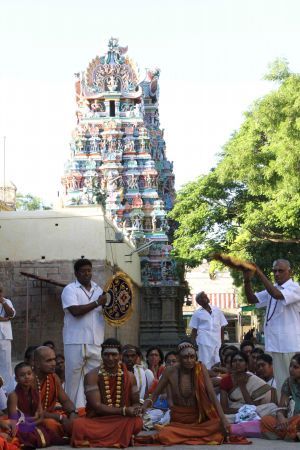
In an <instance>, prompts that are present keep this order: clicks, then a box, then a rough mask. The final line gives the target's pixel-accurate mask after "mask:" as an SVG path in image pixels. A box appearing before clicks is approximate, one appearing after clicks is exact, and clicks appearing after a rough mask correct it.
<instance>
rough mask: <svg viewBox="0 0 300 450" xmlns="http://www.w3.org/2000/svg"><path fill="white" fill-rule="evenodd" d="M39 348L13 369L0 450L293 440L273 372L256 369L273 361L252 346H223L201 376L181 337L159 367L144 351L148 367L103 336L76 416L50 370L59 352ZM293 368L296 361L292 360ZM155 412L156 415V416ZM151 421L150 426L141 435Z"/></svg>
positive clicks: (151, 352) (129, 348)
mask: <svg viewBox="0 0 300 450" xmlns="http://www.w3.org/2000/svg"><path fill="white" fill-rule="evenodd" d="M46 344H48V345H43V346H40V347H37V348H35V349H31V350H33V351H27V354H26V360H25V361H24V362H21V363H19V364H18V365H17V366H16V367H15V378H16V382H17V384H16V387H15V390H14V391H13V392H11V393H10V394H9V395H8V399H7V411H3V413H4V414H6V416H5V415H3V417H2V420H1V421H0V428H1V430H2V433H1V440H0V449H1V445H2V448H3V449H9V450H15V449H17V448H20V447H22V448H24V449H26V448H28V449H29V448H39V447H45V446H49V445H63V444H68V443H71V445H72V446H74V447H119V448H126V447H128V446H130V445H135V444H136V445H139V444H142V445H143V444H153V445H174V444H195V445H200V444H221V443H223V442H224V441H226V440H230V441H234V442H236V443H245V442H247V440H246V439H245V436H247V435H252V436H253V435H255V436H264V437H269V438H270V437H271V438H274V436H275V438H278V437H279V438H285V437H286V436H288V437H289V438H291V437H292V438H295V439H297V437H298V436H297V433H296V432H295V433H294V434H293V435H292V430H291V429H290V428H289V426H290V422H288V419H287V418H286V417H285V416H284V414H285V410H284V406H283V405H281V404H279V407H278V406H277V399H276V391H275V389H274V387H273V386H272V384H271V378H270V374H268V375H266V372H263V370H264V369H263V367H264V363H267V364H269V365H270V364H271V361H270V359H268V358H270V357H269V355H264V353H263V352H261V351H258V350H256V351H255V348H253V346H252V345H250V347H251V349H250V350H249V349H248V348H247V345H246V344H247V343H242V344H241V349H240V350H238V349H237V348H236V347H235V346H223V347H222V348H221V349H220V356H221V362H220V364H219V365H216V367H213V368H212V369H211V370H210V371H208V370H207V369H206V367H205V365H204V364H201V362H198V361H197V352H196V349H195V347H194V345H193V343H192V342H190V341H188V340H184V341H182V342H181V343H180V344H179V345H178V348H177V351H176V352H169V353H168V354H167V355H166V358H165V361H164V356H163V353H162V351H161V349H159V347H151V348H150V349H148V351H147V354H146V359H147V364H148V368H145V366H144V365H143V361H142V354H141V352H140V350H139V349H138V348H137V347H135V346H133V345H125V346H123V348H122V347H121V344H120V343H119V341H117V340H116V339H113V338H110V339H106V340H105V341H104V342H103V344H102V360H101V361H100V362H99V364H100V365H99V367H97V368H96V369H93V370H91V371H90V372H89V373H88V374H87V375H86V376H85V380H84V390H85V396H86V407H85V408H82V409H81V410H76V408H75V406H74V404H73V402H72V401H71V400H70V399H69V398H68V396H67V394H66V393H65V391H64V389H63V386H62V383H63V382H64V378H63V362H62V361H60V362H59V364H57V361H58V360H59V359H60V360H62V358H63V357H62V355H56V354H55V351H54V350H55V349H53V348H51V347H53V346H51V345H50V344H49V343H46ZM247 352H249V353H250V354H249V355H248V354H247ZM255 354H257V355H258V356H254V355H255ZM229 355H230V356H229ZM299 363H300V361H299ZM291 365H292V367H295V365H297V355H295V357H294V359H293V360H292V362H291ZM299 367H300V364H299ZM250 369H251V371H250ZM293 370H294V369H293ZM56 371H57V373H58V374H57V373H55V372H56ZM259 371H261V372H259ZM294 371H295V370H294ZM254 372H256V373H257V374H258V375H259V374H260V377H259V376H257V375H255V373H254ZM299 372H300V371H299ZM293 374H294V372H291V377H293ZM264 377H265V378H264ZM267 378H269V379H267ZM294 378H295V377H294ZM294 378H293V379H294ZM299 378H300V373H299ZM218 395H220V402H219V400H218V398H217V396H218ZM247 408H248V409H247ZM155 410H156V412H157V410H160V411H161V414H158V415H157V414H153V412H154V411H155ZM166 413H169V414H166ZM247 415H248V416H247ZM265 417H266V419H267V420H265V421H263V419H264V418H265ZM268 417H269V419H268ZM270 417H273V418H274V417H275V419H274V420H275V422H274V421H272V420H271V419H270ZM149 418H150V422H152V424H154V426H153V427H152V428H155V429H154V431H152V432H147V433H145V432H144V433H143V432H142V430H143V429H145V424H146V423H147V424H149ZM245 418H246V420H243V419H245ZM277 421H279V422H280V423H283V422H284V423H285V425H286V427H285V434H280V433H279V434H278V433H277V434H276V433H275V434H274V433H273V431H274V430H275V428H276V427H278V423H277ZM245 422H247V423H251V426H252V428H251V430H252V431H251V432H252V433H253V429H254V430H255V434H251V433H250V434H247V433H248V431H249V428H248V430H247V427H246V429H245V427H244V426H241V425H243V424H244V423H245ZM299 423H300V421H299ZM155 424H158V425H156V426H155ZM261 424H262V425H261ZM293 426H294V422H293ZM150 428H151V427H150ZM273 428H274V430H273ZM146 429H149V427H148V428H147V427H146ZM272 433H273V434H272Z"/></svg>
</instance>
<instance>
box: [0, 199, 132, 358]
mask: <svg viewBox="0 0 300 450" xmlns="http://www.w3.org/2000/svg"><path fill="white" fill-rule="evenodd" d="M56 224H57V225H56ZM107 240H115V227H114V225H113V224H112V223H111V222H110V221H109V220H107V219H106V218H105V217H104V216H103V212H102V209H101V208H99V207H74V208H66V209H62V210H49V211H31V212H15V211H13V212H1V213H0V242H1V245H0V282H1V283H2V284H3V285H4V290H5V296H6V297H8V298H11V299H12V301H13V303H14V306H15V308H16V311H17V315H16V318H15V319H14V320H13V321H12V325H13V334H14V340H13V356H14V357H15V358H18V359H19V358H21V357H22V355H23V352H24V350H25V347H26V345H38V344H41V343H42V342H43V341H45V340H47V339H52V340H53V341H54V342H55V343H56V345H57V348H58V350H60V351H61V350H62V326H63V311H62V307H61V301H60V295H61V291H62V288H61V287H58V286H54V285H51V284H48V283H45V282H41V281H39V280H35V279H31V278H26V277H25V276H23V275H21V274H20V272H21V271H23V272H27V273H31V274H35V275H38V276H40V277H46V278H51V279H52V280H55V281H58V282H61V283H65V284H67V283H69V282H70V281H72V280H73V279H74V271H73V263H74V261H75V260H76V259H78V258H80V257H82V256H84V257H86V258H88V259H90V260H91V261H92V263H93V271H94V277H93V279H94V280H95V281H96V282H97V283H98V284H99V285H100V286H102V287H104V286H105V283H106V282H107V280H108V279H109V278H110V277H111V276H112V275H113V273H114V271H115V269H116V268H118V269H121V270H122V271H123V272H125V273H127V275H128V276H129V277H130V278H131V279H132V281H133V283H134V292H135V301H134V311H133V314H132V316H131V318H130V319H129V320H128V322H127V323H126V324H125V325H123V326H122V327H120V328H114V327H109V326H106V333H105V334H106V336H107V337H117V338H118V339H120V340H121V342H122V343H123V344H125V343H132V344H135V345H138V343H139V322H140V311H139V305H140V289H139V286H140V263H139V258H138V255H137V253H134V254H133V255H132V256H131V258H129V257H127V256H125V255H128V254H130V253H131V252H132V251H133V250H134V247H133V246H132V245H131V244H130V243H129V242H126V243H107V242H106V241H107ZM126 260H131V261H132V262H126ZM27 305H28V308H27ZM27 312H28V315H27ZM26 317H28V319H27V320H26Z"/></svg>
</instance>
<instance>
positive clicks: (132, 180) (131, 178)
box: [127, 174, 138, 189]
mask: <svg viewBox="0 0 300 450" xmlns="http://www.w3.org/2000/svg"><path fill="white" fill-rule="evenodd" d="M127 186H128V188H129V189H138V180H137V178H136V176H135V175H133V174H130V175H128V177H127Z"/></svg>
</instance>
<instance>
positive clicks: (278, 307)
mask: <svg viewBox="0 0 300 450" xmlns="http://www.w3.org/2000/svg"><path fill="white" fill-rule="evenodd" d="M272 272H273V273H274V279H275V284H273V283H272V282H271V281H270V280H269V279H268V278H267V277H266V276H265V274H264V273H263V272H262V271H261V269H260V268H259V267H258V266H256V270H255V272H253V271H250V270H244V288H245V294H246V297H247V300H248V302H249V303H251V304H255V306H256V308H266V314H265V324H264V334H265V351H266V352H268V353H270V354H271V356H272V358H273V368H274V376H275V381H276V387H277V390H278V392H279V393H280V391H281V386H282V384H283V382H284V381H285V380H286V378H288V377H289V365H290V360H291V358H292V356H293V355H294V354H295V353H296V352H300V314H299V313H300V286H299V284H298V283H296V282H295V281H293V280H292V278H291V276H292V270H291V265H290V262H289V261H288V260H286V259H277V260H276V261H274V263H273V268H272ZM254 275H256V276H257V277H258V278H259V280H260V281H261V282H262V284H263V285H264V287H265V290H264V291H261V292H256V293H254V291H253V289H252V286H251V280H252V277H253V276H254Z"/></svg>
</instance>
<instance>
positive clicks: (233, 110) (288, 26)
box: [0, 0, 300, 202]
mask: <svg viewBox="0 0 300 450" xmlns="http://www.w3.org/2000/svg"><path fill="white" fill-rule="evenodd" d="M299 17H300V2H299V1H298V0H249V1H248V0H195V1H194V0H185V1H184V2H183V1H182V0H181V1H176V0H172V1H169V0H167V1H164V0H160V1H157V0H152V1H149V2H142V1H135V0H128V1H127V2H124V1H120V0H111V1H110V2H109V1H103V0H85V1H77V0H72V1H69V0H60V1H57V0H51V1H48V0H31V1H30V0H20V1H19V0H2V2H1V4H0V42H1V44H0V48H1V52H0V54H1V61H0V81H1V89H0V139H1V141H2V142H3V138H2V137H3V136H4V135H5V136H6V161H7V167H6V178H7V179H11V180H12V181H13V182H14V183H15V184H16V185H17V187H18V190H19V191H20V192H22V193H27V192H31V193H32V194H34V195H39V196H41V197H43V198H44V199H45V200H46V201H48V202H50V201H53V200H54V199H55V196H56V192H57V191H58V190H59V188H60V177H61V175H62V174H63V164H64V162H65V161H66V159H67V158H68V155H69V142H70V138H71V132H72V129H73V128H74V127H75V103H74V75H73V74H74V73H75V72H79V71H82V70H85V69H86V67H87V66H88V64H89V62H90V61H91V60H92V59H93V58H94V57H95V56H96V55H101V54H103V53H104V52H105V51H106V48H107V42H108V39H109V38H110V37H111V36H114V37H118V38H119V39H120V44H121V45H122V46H126V45H128V47H129V50H128V54H129V55H130V56H131V57H132V58H133V59H134V60H135V61H136V62H137V64H138V66H139V68H140V76H141V79H143V77H144V74H145V68H146V67H148V68H153V67H159V68H160V69H161V77H160V92H161V96H160V119H161V126H162V128H164V129H165V138H166V143H167V156H168V158H169V159H170V160H172V161H174V170H175V175H176V186H177V187H180V185H182V184H184V183H186V182H188V181H191V180H193V179H195V178H196V177H197V176H198V175H200V174H201V173H206V172H207V171H208V170H209V169H210V168H211V167H212V166H213V165H214V164H215V163H216V154H217V153H218V152H219V151H220V149H221V147H222V146H223V145H224V144H225V142H226V141H227V140H228V138H229V137H230V135H231V134H232V133H233V131H234V130H236V129H237V128H238V127H239V126H240V124H241V122H242V120H243V114H242V113H243V111H245V110H247V109H248V108H249V106H250V105H251V103H252V102H253V101H254V100H255V99H256V98H259V97H261V96H262V95H264V94H265V93H267V92H268V91H269V90H271V89H273V88H274V85H272V83H270V82H266V81H263V80H262V77H263V74H264V73H265V72H266V71H267V66H268V63H269V62H271V61H273V60H274V59H275V58H276V57H286V58H287V60H288V61H289V63H290V68H291V70H293V71H295V72H298V71H299V70H300V53H299V42H300V31H299ZM2 142H0V180H1V178H2V173H3V170H2V166H3V144H2Z"/></svg>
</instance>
